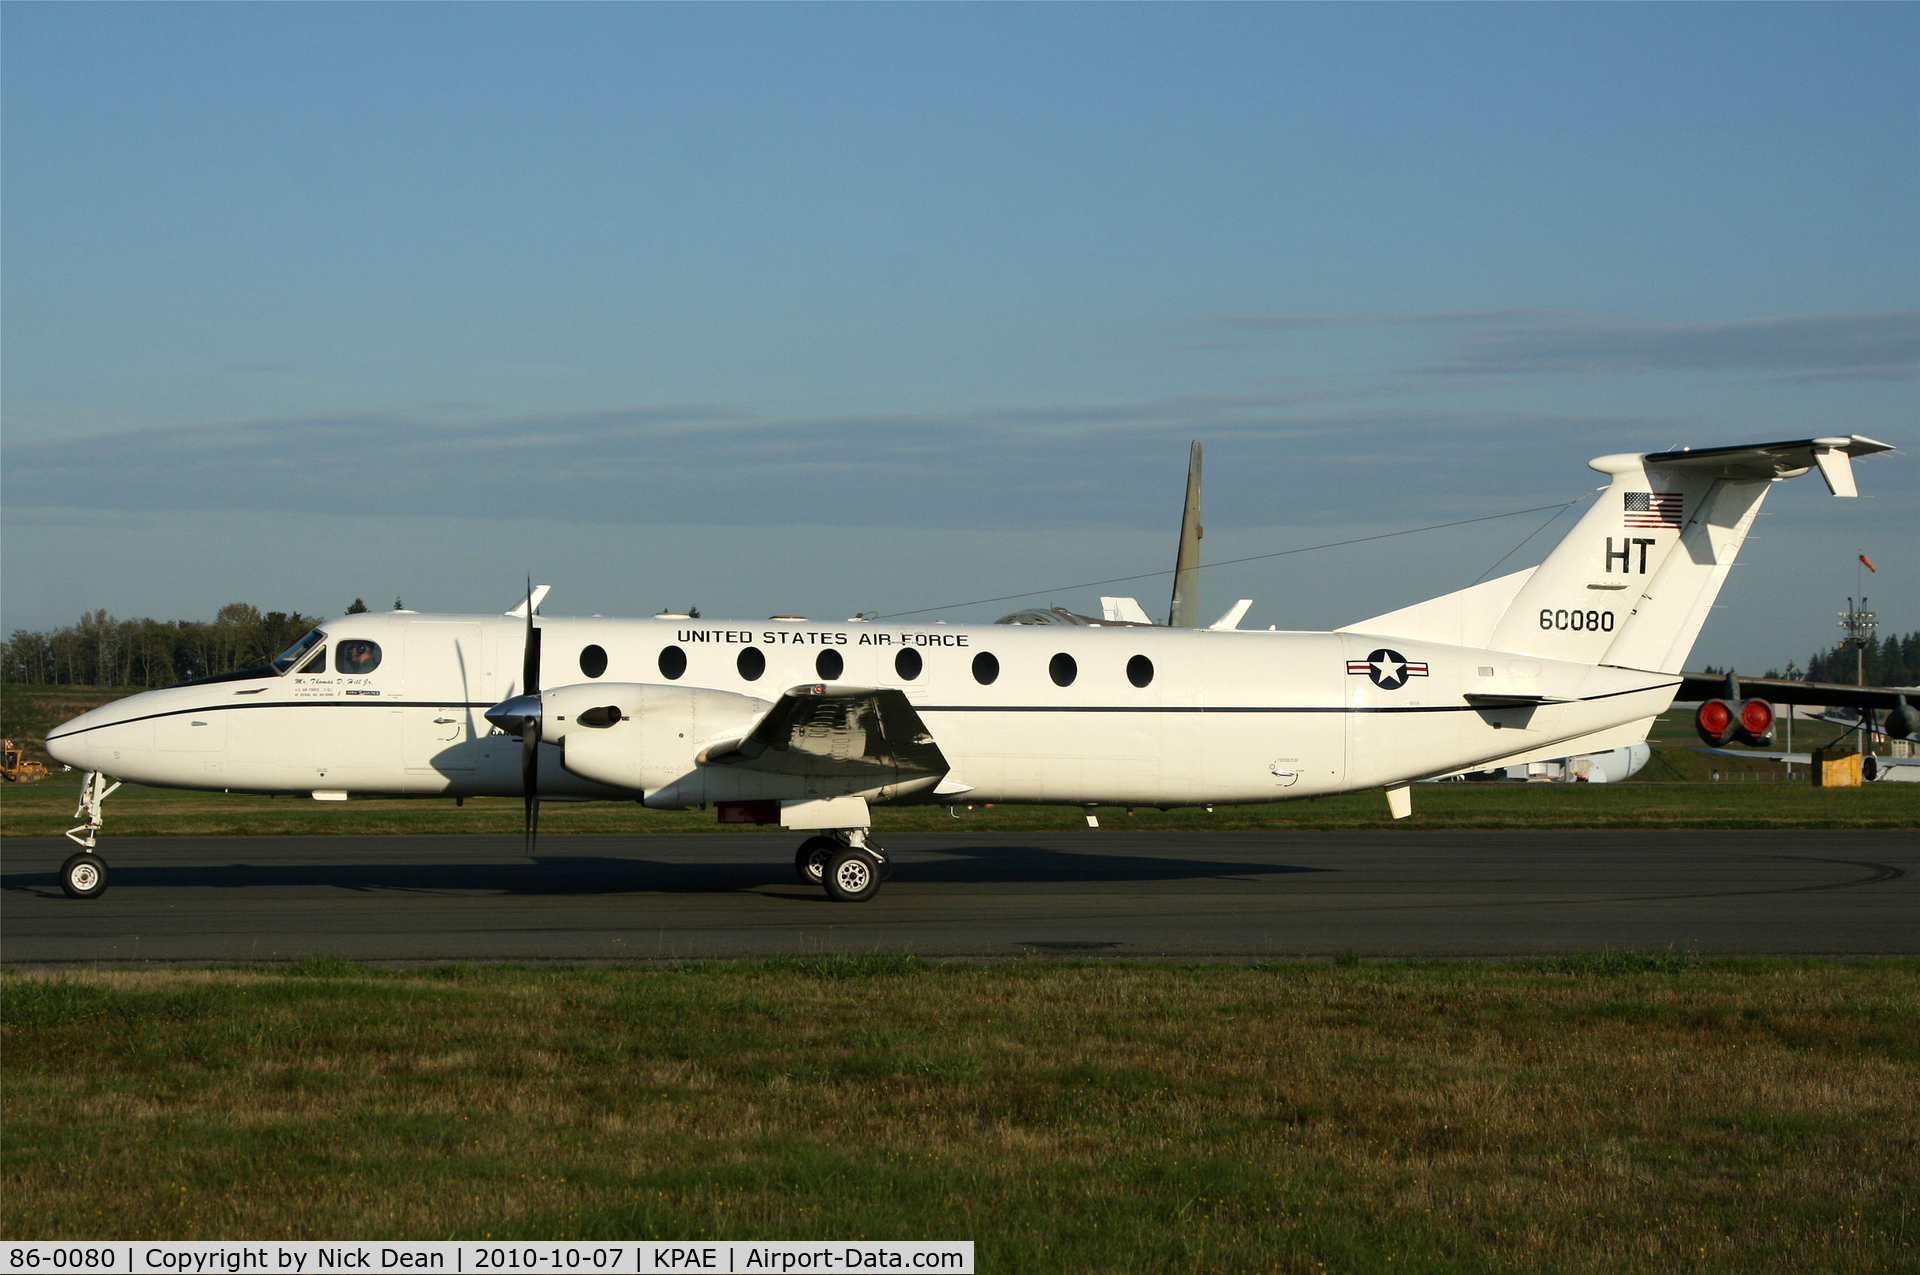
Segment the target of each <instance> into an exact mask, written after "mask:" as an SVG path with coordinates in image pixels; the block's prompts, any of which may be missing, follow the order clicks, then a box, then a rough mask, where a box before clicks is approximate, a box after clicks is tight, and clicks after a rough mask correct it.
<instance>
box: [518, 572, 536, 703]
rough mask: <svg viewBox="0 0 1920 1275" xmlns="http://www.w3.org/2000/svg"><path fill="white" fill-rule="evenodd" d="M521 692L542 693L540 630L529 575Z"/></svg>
mask: <svg viewBox="0 0 1920 1275" xmlns="http://www.w3.org/2000/svg"><path fill="white" fill-rule="evenodd" d="M520 693H521V694H522V695H538V694H539V693H540V630H539V629H537V628H535V627H534V623H533V577H532V576H528V577H527V648H526V655H525V658H524V660H523V662H522V664H521V666H520Z"/></svg>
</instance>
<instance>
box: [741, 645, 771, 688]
mask: <svg viewBox="0 0 1920 1275" xmlns="http://www.w3.org/2000/svg"><path fill="white" fill-rule="evenodd" d="M733 666H734V667H735V668H737V669H739V670H740V676H741V677H744V678H745V679H747V681H749V682H757V681H759V680H760V675H761V674H762V673H764V672H766V671H767V655H766V652H765V651H762V650H761V649H760V648H759V647H757V646H750V647H748V648H747V649H746V650H744V651H742V652H740V658H739V659H737V660H735V661H734V662H733Z"/></svg>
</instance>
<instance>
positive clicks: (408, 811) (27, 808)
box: [0, 774, 1920, 837]
mask: <svg viewBox="0 0 1920 1275" xmlns="http://www.w3.org/2000/svg"><path fill="white" fill-rule="evenodd" d="M78 794H79V777H78V776H77V775H70V774H69V775H56V776H54V777H52V778H50V779H47V780H45V781H44V782H42V783H39V784H32V785H8V786H7V787H6V788H5V789H4V790H0V833H4V835H6V836H9V837H17V836H31V837H49V836H57V835H59V834H60V833H61V832H63V831H64V830H66V829H67V828H70V827H72V826H73V825H74V823H75V822H76V820H75V819H74V817H73V809H74V802H75V799H76V798H77V796H78ZM1413 809H1414V814H1413V817H1412V818H1411V819H1406V820H1401V821H1395V820H1394V819H1393V818H1392V817H1391V816H1390V815H1389V814H1388V813H1387V803H1386V800H1385V799H1384V798H1383V797H1382V796H1381V794H1380V793H1378V792H1362V793H1349V794H1346V795H1344V796H1339V797H1323V798H1321V799H1319V800H1317V801H1296V802H1286V803H1281V804H1275V805H1263V806H1220V807H1217V808H1216V809H1215V810H1214V811H1213V812H1212V813H1208V812H1207V811H1206V810H1203V809H1200V808H1197V807H1196V808H1187V809H1180V810H1170V811H1165V812H1162V811H1158V810H1154V809H1152V808H1151V807H1146V806H1142V807H1138V808H1136V809H1135V811H1134V813H1133V814H1132V815H1128V814H1127V812H1126V811H1125V810H1124V809H1123V808H1119V807H1113V806H1105V807H1101V808H1100V810H1099V812H1098V813H1099V816H1100V824H1101V827H1102V828H1106V829H1110V830H1111V829H1122V830H1126V829H1133V830H1143V831H1144V830H1155V829H1159V830H1166V829H1186V830H1193V831H1201V830H1215V831H1219V830H1244V829H1296V830H1319V829H1364V828H1400V829H1412V830H1418V829H1427V830H1432V829H1445V828H1478V829H1498V828H1914V827H1920V784H1877V785H1873V786H1870V787H1864V788H1851V789H1831V788H1829V789H1816V788H1813V787H1812V786H1810V785H1807V784H1784V783H1781V784H1771V783H1768V784H1761V783H1746V784H1741V783H1719V784H1421V785H1418V786H1416V787H1415V789H1414V794H1413ZM873 813H874V826H875V828H876V829H877V830H879V831H880V832H881V833H883V834H884V833H888V832H945V831H951V832H959V831H967V832H1023V831H1032V830H1041V829H1061V830H1065V829H1074V828H1085V827H1086V820H1085V818H1084V817H1083V814H1082V812H1081V810H1080V808H1079V807H1078V806H1004V805H1003V806H995V807H994V808H992V809H990V810H989V809H984V808H976V809H973V810H968V809H967V808H966V807H964V806H956V807H951V808H949V807H946V806H876V807H874V812H873ZM106 814H107V824H106V831H107V834H108V835H109V836H115V837H125V836H188V835H191V836H220V835H227V834H235V835H238V834H247V835H255V836H260V835H274V834H281V833H298V834H304V835H325V834H330V833H337V834H342V835H345V834H365V833H516V832H518V831H519V830H520V825H521V808H520V802H519V800H518V799H517V798H511V797H507V798H497V797H496V798H484V797H483V798H473V799H470V800H469V801H468V802H467V803H466V805H464V806H455V805H454V804H453V802H451V801H448V800H446V799H444V798H443V799H438V800H427V799H421V800H412V801H408V800H399V799H369V800H354V801H350V802H344V803H343V802H316V801H313V800H311V799H310V798H304V797H261V796H254V795H251V794H246V793H217V792H186V791H175V790H171V789H163V788H142V787H139V786H137V785H133V784H128V785H125V786H123V787H122V788H121V789H120V791H119V792H117V793H115V794H114V795H113V796H112V797H110V798H108V800H107V805H106ZM540 828H541V831H542V832H543V833H555V834H565V833H570V832H571V833H636V834H637V833H648V832H729V831H736V830H739V829H736V828H735V827H734V826H732V825H728V826H724V827H723V826H721V825H720V824H718V823H717V822H716V816H715V815H714V813H713V812H712V811H706V812H701V811H667V810H648V809H646V808H644V807H642V806H639V805H636V804H635V803H633V802H547V803H545V804H544V805H543V806H542V807H541V813H540ZM744 831H753V829H751V828H749V829H745V830H744ZM760 831H765V832H774V833H779V832H781V830H780V829H779V828H777V827H774V828H766V829H761V830H760ZM783 835H784V834H783Z"/></svg>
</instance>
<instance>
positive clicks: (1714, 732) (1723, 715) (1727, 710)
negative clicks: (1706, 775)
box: [1693, 699, 1740, 748]
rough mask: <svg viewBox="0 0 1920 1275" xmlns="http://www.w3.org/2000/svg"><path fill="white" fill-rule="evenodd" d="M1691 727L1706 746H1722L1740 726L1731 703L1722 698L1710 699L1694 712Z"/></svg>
mask: <svg viewBox="0 0 1920 1275" xmlns="http://www.w3.org/2000/svg"><path fill="white" fill-rule="evenodd" d="M1693 729H1694V730H1695V731H1696V732H1698V733H1699V735H1700V742H1701V743H1703V744H1705V745H1706V746H1707V747H1708V748H1724V747H1726V746H1727V744H1728V743H1729V742H1731V741H1732V739H1733V733H1734V732H1735V731H1736V730H1738V729H1740V726H1739V720H1738V718H1737V717H1736V716H1735V714H1734V711H1733V705H1732V704H1729V703H1728V702H1727V701H1726V700H1723V699H1710V700H1708V701H1707V702H1706V703H1704V704H1702V705H1701V706H1700V707H1699V708H1698V709H1697V710H1696V711H1695V712H1694V714H1693Z"/></svg>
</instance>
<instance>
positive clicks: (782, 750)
mask: <svg viewBox="0 0 1920 1275" xmlns="http://www.w3.org/2000/svg"><path fill="white" fill-rule="evenodd" d="M700 760H701V761H702V762H704V763H706V764H707V765H709V766H737V767H739V768H741V769H744V770H758V771H765V772H768V773H770V774H777V775H819V776H828V777H835V778H844V777H846V776H849V775H872V776H874V777H876V778H877V779H884V778H886V777H889V776H891V777H897V778H910V777H913V776H917V775H944V774H945V773H946V772H947V770H948V769H949V766H948V763H947V759H946V756H945V754H943V753H942V752H941V751H940V746H939V745H938V744H936V743H934V742H933V735H932V733H931V732H930V731H928V730H927V725H926V723H925V722H924V721H922V720H921V719H920V714H919V713H918V712H916V711H914V707H913V705H912V704H910V703H908V702H907V697H906V695H905V694H903V693H902V692H900V691H898V690H894V689H891V688H877V687H870V686H836V685H833V684H831V683H818V682H816V683H814V684H812V685H808V686H796V687H793V688H792V689H790V690H788V691H787V692H786V694H784V695H782V696H781V697H780V698H779V699H778V700H777V701H775V702H774V705H773V707H772V708H770V709H768V710H767V712H766V715H765V716H763V717H762V718H761V719H760V720H759V721H758V722H756V723H754V726H753V729H752V730H750V731H748V732H747V734H746V736H745V738H742V739H737V740H729V741H727V742H725V743H721V744H715V745H713V746H712V747H710V748H708V749H707V750H706V751H705V752H704V753H703V754H702V755H701V757H700Z"/></svg>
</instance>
